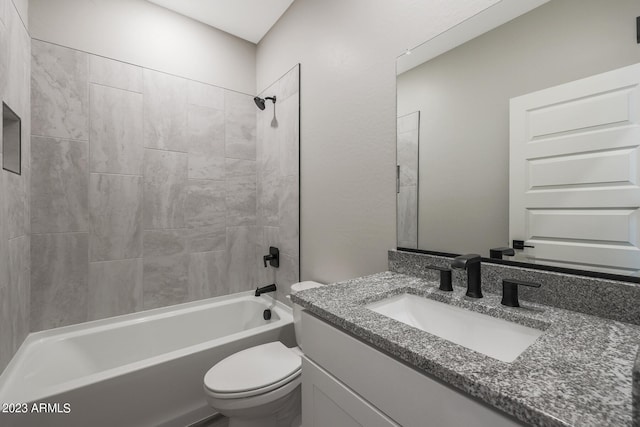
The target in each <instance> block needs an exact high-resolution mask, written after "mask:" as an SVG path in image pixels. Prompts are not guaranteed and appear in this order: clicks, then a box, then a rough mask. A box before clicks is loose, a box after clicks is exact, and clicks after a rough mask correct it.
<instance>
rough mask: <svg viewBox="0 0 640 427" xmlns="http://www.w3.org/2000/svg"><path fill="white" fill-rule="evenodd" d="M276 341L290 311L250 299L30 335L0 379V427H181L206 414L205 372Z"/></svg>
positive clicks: (285, 337)
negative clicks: (246, 350) (230, 357)
mask: <svg viewBox="0 0 640 427" xmlns="http://www.w3.org/2000/svg"><path fill="white" fill-rule="evenodd" d="M267 308H269V309H271V311H272V317H271V320H264V319H263V311H264V310H265V309H267ZM276 340H280V341H282V342H283V343H284V344H285V345H287V346H289V347H291V346H293V345H295V335H294V330H293V318H292V315H291V309H290V308H288V307H287V306H286V305H284V304H282V303H280V302H276V301H275V300H274V299H273V298H272V297H271V296H268V295H264V296H261V297H259V298H257V297H254V296H253V293H252V292H243V293H239V294H234V295H229V296H224V297H217V298H211V299H208V300H202V301H197V302H192V303H187V304H181V305H176V306H172V307H166V308H160V309H155V310H150V311H145V312H140V313H134V314H128V315H124V316H118V317H114V318H110V319H104V320H98V321H94V322H89V323H84V324H80V325H73V326H67V327H63V328H58V329H52V330H48V331H43V332H37V333H33V334H30V335H29V336H28V337H27V339H26V340H25V342H24V343H23V345H22V346H21V347H20V349H19V350H18V352H17V353H16V355H15V357H14V358H13V360H12V361H11V362H10V363H9V365H8V366H7V368H6V369H5V371H4V372H3V374H2V376H0V405H1V406H0V425H2V426H16V427H19V426H29V427H31V426H34V425H46V426H48V427H55V426H61V427H62V426H64V427H73V426H82V427H85V426H92V427H99V426H105V427H113V426H135V427H138V426H154V427H159V426H163V427H171V426H180V427H184V426H186V425H189V424H191V423H194V422H196V421H199V420H201V419H204V418H206V417H208V416H212V415H214V414H215V412H214V411H213V409H211V408H210V407H209V406H208V405H207V403H206V401H205V398H204V392H203V389H202V384H203V383H202V381H203V378H204V374H205V373H206V372H207V370H209V368H211V366H213V365H214V364H215V363H216V362H218V361H220V360H221V359H223V358H224V357H226V356H228V355H230V354H232V353H235V352H237V351H239V350H241V349H244V348H247V347H251V346H254V345H259V344H262V343H266V342H270V341H276ZM17 412H18V413H17Z"/></svg>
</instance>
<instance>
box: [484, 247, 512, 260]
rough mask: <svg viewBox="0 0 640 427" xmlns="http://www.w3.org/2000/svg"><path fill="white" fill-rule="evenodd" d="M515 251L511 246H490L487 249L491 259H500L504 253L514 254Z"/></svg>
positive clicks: (507, 254)
mask: <svg viewBox="0 0 640 427" xmlns="http://www.w3.org/2000/svg"><path fill="white" fill-rule="evenodd" d="M515 254H516V251H514V250H513V248H507V247H500V248H491V249H489V258H493V259H502V257H503V256H504V255H506V256H514V255H515Z"/></svg>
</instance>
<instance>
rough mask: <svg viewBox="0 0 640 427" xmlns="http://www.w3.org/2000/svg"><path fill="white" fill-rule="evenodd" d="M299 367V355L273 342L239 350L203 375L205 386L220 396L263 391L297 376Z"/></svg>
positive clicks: (277, 342) (300, 360)
mask: <svg viewBox="0 0 640 427" xmlns="http://www.w3.org/2000/svg"><path fill="white" fill-rule="evenodd" d="M301 366H302V359H301V358H300V356H299V355H298V354H296V353H294V352H293V351H291V350H290V349H288V348H287V347H285V346H284V344H282V343H281V342H280V341H275V342H270V343H267V344H262V345H259V346H256V347H251V348H248V349H246V350H242V351H240V352H238V353H235V354H232V355H231V356H229V357H227V358H225V359H223V360H221V361H220V362H218V363H216V364H215V365H214V366H213V368H211V369H209V372H207V373H206V375H205V376H204V385H205V387H207V388H208V389H209V390H211V391H212V392H214V393H223V394H228V393H243V392H249V391H252V390H259V389H265V388H269V386H278V385H280V384H282V383H283V380H285V379H290V378H294V377H296V376H297V375H298V374H299V371H300V369H301ZM286 382H288V381H284V383H286Z"/></svg>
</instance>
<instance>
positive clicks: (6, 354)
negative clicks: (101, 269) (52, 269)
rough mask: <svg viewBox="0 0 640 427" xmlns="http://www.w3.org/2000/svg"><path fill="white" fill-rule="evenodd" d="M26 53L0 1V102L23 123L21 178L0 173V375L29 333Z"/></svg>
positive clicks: (14, 14)
mask: <svg viewBox="0 0 640 427" xmlns="http://www.w3.org/2000/svg"><path fill="white" fill-rule="evenodd" d="M25 18H26V17H25ZM30 49H31V39H30V37H29V33H28V32H27V29H26V28H25V26H24V24H23V21H22V19H21V17H20V15H19V13H18V11H17V10H16V7H15V6H14V4H13V2H11V1H10V0H0V98H2V101H3V102H5V103H6V104H7V105H8V106H9V107H10V108H11V109H12V110H13V111H14V112H15V113H16V114H17V115H18V116H19V117H20V118H21V121H22V126H21V127H22V135H21V142H22V156H21V163H22V164H21V174H20V175H16V174H14V173H11V172H8V171H5V170H2V169H0V373H1V372H2V371H3V370H4V368H5V367H6V365H7V364H8V363H9V361H10V360H11V357H13V355H14V353H15V352H16V350H17V349H18V347H19V346H20V344H22V341H24V338H25V337H26V335H27V334H28V332H29V268H30V265H29V220H28V218H29V203H28V200H29V177H30V169H31V168H30V165H29V131H30V105H29V104H30V100H29V73H30V71H29V70H30V67H31V60H30V53H29V52H30ZM1 138H2V133H1V132H0V139H1ZM1 163H2V150H0V164H1Z"/></svg>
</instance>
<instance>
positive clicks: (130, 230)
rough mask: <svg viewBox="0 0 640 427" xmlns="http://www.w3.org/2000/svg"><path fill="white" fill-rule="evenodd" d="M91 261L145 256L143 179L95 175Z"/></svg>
mask: <svg viewBox="0 0 640 427" xmlns="http://www.w3.org/2000/svg"><path fill="white" fill-rule="evenodd" d="M89 209H90V215H91V216H90V227H89V228H90V233H89V243H90V246H89V248H90V252H89V259H90V260H91V261H108V260H120V259H129V258H139V257H142V177H140V176H125V175H102V174H91V177H90V180H89Z"/></svg>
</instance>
